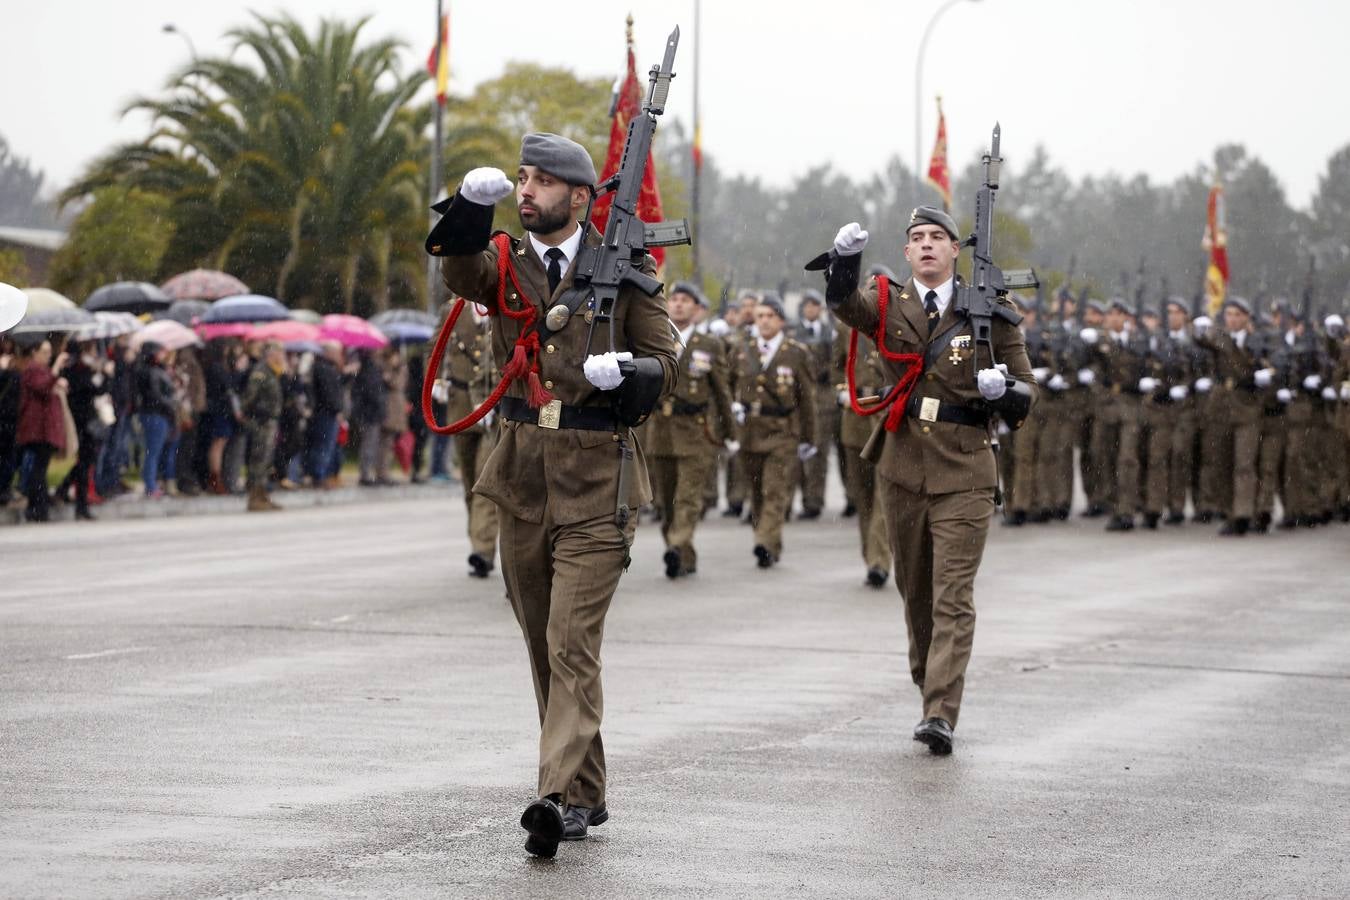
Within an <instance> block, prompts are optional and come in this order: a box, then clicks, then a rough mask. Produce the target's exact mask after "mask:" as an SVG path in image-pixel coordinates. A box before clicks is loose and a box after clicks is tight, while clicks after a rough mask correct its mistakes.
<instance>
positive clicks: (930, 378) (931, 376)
mask: <svg viewBox="0 0 1350 900" xmlns="http://www.w3.org/2000/svg"><path fill="white" fill-rule="evenodd" d="M924 377H925V378H927V379H928V380H929V381H933V380H935V379H936V378H937V375H936V374H934V373H932V372H929V373H928V374H927V375H925V376H924Z"/></svg>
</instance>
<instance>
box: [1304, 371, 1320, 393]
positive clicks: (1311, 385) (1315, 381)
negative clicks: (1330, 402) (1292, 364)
mask: <svg viewBox="0 0 1350 900" xmlns="http://www.w3.org/2000/svg"><path fill="white" fill-rule="evenodd" d="M1321 386H1322V376H1321V375H1318V374H1316V373H1313V374H1312V375H1309V376H1308V377H1307V378H1305V379H1303V389H1304V390H1305V391H1315V390H1317V389H1318V388H1320V387H1321Z"/></svg>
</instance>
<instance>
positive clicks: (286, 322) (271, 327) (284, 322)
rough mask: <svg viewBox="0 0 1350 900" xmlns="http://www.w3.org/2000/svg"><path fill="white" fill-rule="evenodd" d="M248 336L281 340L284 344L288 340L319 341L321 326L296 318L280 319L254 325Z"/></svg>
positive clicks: (262, 339)
mask: <svg viewBox="0 0 1350 900" xmlns="http://www.w3.org/2000/svg"><path fill="white" fill-rule="evenodd" d="M248 336H249V337H251V338H256V339H257V340H260V341H281V342H282V343H283V344H284V343H286V342H287V341H317V340H318V339H319V326H317V325H310V324H308V323H306V322H297V321H296V320H294V319H278V320H277V321H275V322H267V323H265V324H263V325H254V326H253V329H252V330H251V331H250V332H249V333H248Z"/></svg>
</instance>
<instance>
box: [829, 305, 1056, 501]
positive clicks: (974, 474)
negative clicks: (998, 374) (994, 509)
mask: <svg viewBox="0 0 1350 900" xmlns="http://www.w3.org/2000/svg"><path fill="white" fill-rule="evenodd" d="M919 297H920V294H919V292H918V291H917V290H916V288H915V287H914V281H913V279H910V280H909V281H907V282H905V283H904V284H903V285H900V284H897V283H895V282H891V297H890V307H889V309H888V310H887V318H886V349H887V350H889V351H890V352H892V353H923V352H924V351H925V350H926V348H927V346H928V344H929V343H931V342H935V341H938V340H939V339H941V338H942V336H943V335H944V334H946V333H947V332H948V331H952V330H953V329H955V332H954V337H955V339H954V340H953V341H952V342H951V344H950V345H949V346H948V348H947V349H946V350H944V351H943V352H942V354H941V355H939V356H938V359H937V361H936V362H935V363H934V364H933V366H932V367H931V368H929V369H926V370H925V372H924V374H923V376H922V377H921V378H920V379H919V381H918V384H917V385H916V386H915V388H914V394H915V396H916V397H920V398H923V397H927V398H932V399H935V400H938V401H940V402H942V403H952V404H957V405H960V406H969V407H978V406H980V405H981V404H982V403H983V401H982V398H981V397H980V391H979V388H977V387H976V386H975V375H974V369H973V368H972V366H971V359H970V357H971V354H972V353H974V352H976V350H975V348H974V338H973V336H971V327H970V322H969V320H967V319H965V318H964V317H961V316H958V315H957V314H956V312H955V303H949V304H948V305H947V309H946V311H945V312H944V313H943V315H942V318H941V319H940V320H939V321H938V325H937V327H936V328H935V329H934V330H933V333H932V336H931V337H930V336H929V334H928V320H927V317H926V316H925V314H924V310H923V301H922V300H920V299H919ZM834 313H835V315H836V316H838V317H839V319H840V320H841V321H843V322H845V323H847V324H849V325H852V326H853V327H854V328H858V329H861V330H862V331H863V332H864V333H868V334H875V333H876V327H877V319H878V307H877V281H876V279H871V280H869V281H867V282H866V284H865V285H863V286H862V287H860V288H858V289H857V290H855V291H854V292H853V293H852V294H850V295H849V296H847V297H845V298H844V299H843V300H841V301H839V303H838V305H837V306H836V307H835V309H834ZM963 336H965V337H966V338H967V339H963ZM993 343H994V352H995V353H996V354H997V356H998V361H999V362H1001V363H1003V364H1005V365H1006V366H1007V367H1008V374H1009V376H1010V377H1012V378H1016V379H1017V380H1018V381H1022V382H1025V383H1026V384H1028V385H1030V386H1031V393H1032V402H1033V404H1034V403H1035V399H1036V387H1035V384H1036V381H1035V379H1034V378H1033V377H1032V374H1031V364H1030V362H1028V360H1027V350H1026V342H1025V341H1024V340H1023V338H1022V332H1021V329H1019V328H1018V327H1017V326H1016V325H1012V324H1010V323H1008V322H1006V321H1004V320H1003V319H1000V318H998V317H995V318H994V320H993ZM988 352H989V351H988V350H987V349H985V348H984V347H980V348H979V349H978V353H979V360H978V365H977V366H976V368H980V369H984V368H988V367H989V366H990V365H991V362H990V360H989V359H987V358H986V357H987V355H988ZM882 365H883V368H884V369H885V371H886V374H887V376H888V378H889V383H890V384H895V383H896V382H898V381H899V379H900V375H901V369H902V367H901V365H900V364H899V363H894V362H889V361H885V360H883V363H882ZM882 415H883V414H878V416H877V418H878V419H880V418H881V417H882ZM883 424H884V423H881V422H878V424H877V426H876V430H875V431H874V433H873V435H872V440H871V441H870V442H869V443H868V445H867V448H866V450H864V454H863V455H864V457H865V458H867V459H869V460H871V461H872V462H875V463H876V465H877V471H878V472H879V473H880V474H881V475H882V476H884V477H885V478H886V479H887V480H889V481H892V482H894V483H896V484H898V485H900V486H901V487H902V488H904V489H905V490H907V491H911V492H914V493H919V492H923V493H927V494H946V493H952V492H955V491H969V490H975V489H978V488H992V487H995V486H997V484H998V469H997V465H996V463H995V460H994V452H993V449H992V447H991V444H990V435H989V431H988V429H987V428H978V427H974V426H970V425H957V424H955V423H953V422H920V421H919V420H918V419H917V418H913V417H911V416H904V417H902V418H901V420H900V424H899V427H898V428H897V429H896V430H895V431H893V432H890V431H886V430H885V428H884V427H882V426H883Z"/></svg>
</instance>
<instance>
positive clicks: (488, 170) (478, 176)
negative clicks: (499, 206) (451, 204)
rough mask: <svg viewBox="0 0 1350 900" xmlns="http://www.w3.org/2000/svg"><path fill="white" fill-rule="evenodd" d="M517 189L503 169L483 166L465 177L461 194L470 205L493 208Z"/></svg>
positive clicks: (460, 187)
mask: <svg viewBox="0 0 1350 900" xmlns="http://www.w3.org/2000/svg"><path fill="white" fill-rule="evenodd" d="M515 189H516V186H515V185H514V184H512V183H511V179H509V178H507V177H506V173H505V172H503V171H502V170H501V169H494V168H492V167H491V166H483V167H482V168H478V169H472V170H470V171H469V174H468V175H465V176H464V181H463V182H462V183H461V184H460V186H459V193H460V195H461V196H463V197H464V199H465V200H468V201H469V202H470V203H477V204H478V205H479V206H491V205H492V204H494V203H496V202H497V201H498V200H500V199H502V198H503V197H505V196H506V195H507V194H510V193H511V192H512V191H514V190H515Z"/></svg>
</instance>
